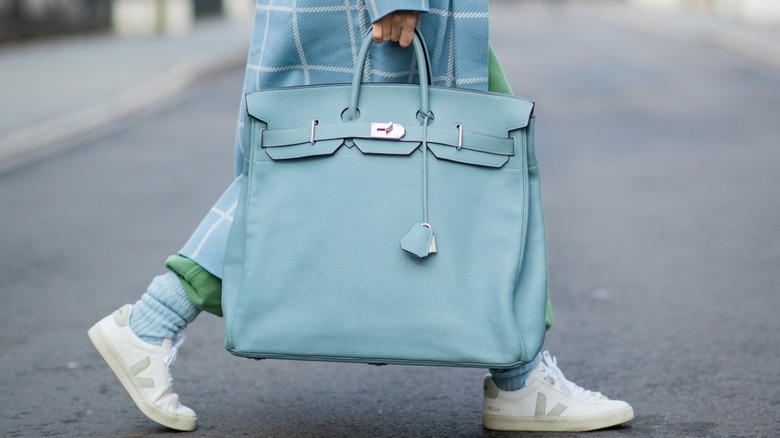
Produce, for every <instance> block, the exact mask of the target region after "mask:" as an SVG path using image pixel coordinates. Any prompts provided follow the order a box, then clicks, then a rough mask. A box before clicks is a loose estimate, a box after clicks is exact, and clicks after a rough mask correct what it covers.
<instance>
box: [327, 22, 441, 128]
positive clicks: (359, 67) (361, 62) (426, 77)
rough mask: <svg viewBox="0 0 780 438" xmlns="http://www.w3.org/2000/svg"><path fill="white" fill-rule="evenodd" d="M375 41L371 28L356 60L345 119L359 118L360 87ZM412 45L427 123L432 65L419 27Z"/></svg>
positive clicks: (429, 114) (421, 104)
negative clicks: (372, 44) (370, 50)
mask: <svg viewBox="0 0 780 438" xmlns="http://www.w3.org/2000/svg"><path fill="white" fill-rule="evenodd" d="M373 42H374V40H373V37H372V32H371V30H369V32H368V34H367V35H366V37H365V38H363V44H362V45H361V46H360V52H359V53H358V57H357V60H356V61H355V72H354V74H353V75H352V93H351V94H350V99H349V107H348V108H347V109H346V111H345V112H344V115H343V116H342V118H343V119H344V120H347V121H352V120H356V119H357V118H358V114H357V112H358V100H360V87H361V85H362V84H363V70H364V69H365V66H366V59H368V50H369V49H370V48H371V43H373ZM412 46H413V47H414V54H415V57H416V58H417V71H418V76H419V79H420V113H421V114H422V115H423V119H424V120H425V123H427V119H429V118H431V113H430V110H429V104H428V84H429V83H430V65H429V62H428V54H427V51H426V48H425V43H424V42H423V39H422V35H420V33H419V31H418V30H417V29H415V30H414V37H413V39H412Z"/></svg>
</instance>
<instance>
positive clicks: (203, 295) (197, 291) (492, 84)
mask: <svg viewBox="0 0 780 438" xmlns="http://www.w3.org/2000/svg"><path fill="white" fill-rule="evenodd" d="M488 56H489V61H488V62H489V63H488V89H489V90H490V91H492V92H495V93H504V94H512V88H511V87H510V86H509V82H508V81H507V79H506V76H505V75H504V71H503V70H502V69H501V64H500V63H499V62H498V58H497V57H496V54H495V53H494V52H493V48H492V47H489V52H488ZM165 267H166V268H168V269H170V270H171V271H173V272H174V273H175V274H176V275H177V276H178V277H179V280H180V281H181V283H182V286H184V290H185V291H186V292H187V295H188V296H189V297H190V299H191V300H192V303H193V304H195V305H196V306H197V307H198V308H200V309H201V310H204V311H206V312H208V313H212V314H214V315H217V316H222V280H221V279H219V278H218V277H216V276H215V275H213V274H211V273H210V272H208V271H206V270H205V269H203V268H202V267H201V266H200V265H198V264H197V263H195V262H194V261H192V260H190V259H188V258H186V257H184V256H181V255H173V256H170V257H168V259H167V260H166V261H165ZM545 324H546V325H547V329H548V330H549V329H550V327H551V326H552V306H551V305H550V292H549V289H548V291H547V308H546V311H545Z"/></svg>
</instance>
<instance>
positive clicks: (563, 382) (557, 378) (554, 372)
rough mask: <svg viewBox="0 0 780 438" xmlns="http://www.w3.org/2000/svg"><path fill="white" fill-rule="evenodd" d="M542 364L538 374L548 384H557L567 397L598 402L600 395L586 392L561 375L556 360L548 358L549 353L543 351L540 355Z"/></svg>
mask: <svg viewBox="0 0 780 438" xmlns="http://www.w3.org/2000/svg"><path fill="white" fill-rule="evenodd" d="M542 363H543V364H544V366H543V367H542V368H541V370H540V373H541V375H542V377H543V378H545V379H547V380H549V381H550V383H552V384H555V383H558V384H559V386H561V387H562V388H564V389H565V390H566V391H568V392H569V395H571V396H573V397H576V398H580V399H583V400H587V401H596V400H599V399H600V398H601V397H602V395H601V393H600V392H598V391H590V390H587V389H585V388H583V387H581V386H579V385H577V384H575V383H574V382H571V381H569V380H568V379H567V378H566V376H564V375H563V371H561V369H560V368H558V360H557V359H556V358H555V357H553V356H550V352H548V351H545V352H544V353H542Z"/></svg>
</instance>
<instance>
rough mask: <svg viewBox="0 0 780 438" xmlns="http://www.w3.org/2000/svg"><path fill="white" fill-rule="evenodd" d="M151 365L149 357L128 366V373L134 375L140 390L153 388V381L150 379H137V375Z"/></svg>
mask: <svg viewBox="0 0 780 438" xmlns="http://www.w3.org/2000/svg"><path fill="white" fill-rule="evenodd" d="M151 364H152V359H150V358H149V356H146V357H145V358H143V359H141V360H139V361H138V362H136V363H134V364H133V365H131V366H130V371H131V372H132V373H133V375H135V378H136V379H138V384H139V385H141V388H147V389H151V388H154V379H152V378H151V377H138V375H139V374H141V372H142V371H143V370H145V369H147V368H149V365H151Z"/></svg>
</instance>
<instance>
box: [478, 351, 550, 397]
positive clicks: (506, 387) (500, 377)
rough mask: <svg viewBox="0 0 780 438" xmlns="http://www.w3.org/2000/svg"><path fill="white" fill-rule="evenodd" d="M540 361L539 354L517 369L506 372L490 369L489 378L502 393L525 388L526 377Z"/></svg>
mask: <svg viewBox="0 0 780 438" xmlns="http://www.w3.org/2000/svg"><path fill="white" fill-rule="evenodd" d="M541 361H542V353H539V354H537V355H536V357H535V358H534V360H532V361H531V362H528V363H527V364H525V365H521V366H519V367H517V368H509V369H507V370H494V369H491V370H490V376H491V377H492V378H493V382H495V383H496V386H498V388H499V389H501V390H502V391H517V390H518V389H521V388H522V387H523V386H525V381H526V380H527V379H528V375H529V374H531V371H533V370H534V368H536V366H537V365H539V362H541Z"/></svg>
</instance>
